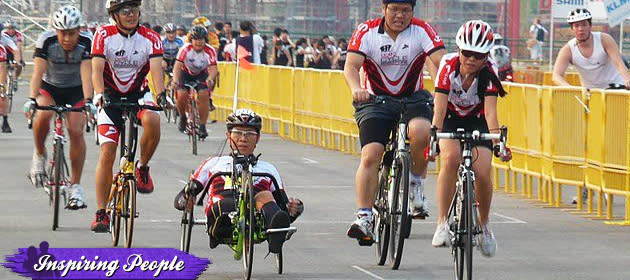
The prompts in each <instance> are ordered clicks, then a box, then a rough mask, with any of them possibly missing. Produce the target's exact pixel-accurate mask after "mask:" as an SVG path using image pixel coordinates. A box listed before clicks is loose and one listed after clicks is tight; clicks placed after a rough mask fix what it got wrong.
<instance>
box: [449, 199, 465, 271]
mask: <svg viewBox="0 0 630 280" xmlns="http://www.w3.org/2000/svg"><path fill="white" fill-rule="evenodd" d="M462 210H463V209H462V203H461V199H460V197H459V191H455V196H454V197H453V201H452V202H451V213H450V215H449V217H451V218H450V220H449V225H450V230H451V231H452V232H453V233H454V236H453V238H452V239H451V241H452V245H451V254H452V256H453V270H454V273H455V279H457V280H462V279H464V248H463V246H462V232H461V231H462V230H463V229H464V228H465V227H466V225H465V221H464V220H465V219H464V217H463V215H462V214H463V212H462Z"/></svg>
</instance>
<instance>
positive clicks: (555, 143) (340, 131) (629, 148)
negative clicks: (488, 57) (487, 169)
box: [212, 63, 630, 225]
mask: <svg viewBox="0 0 630 280" xmlns="http://www.w3.org/2000/svg"><path fill="white" fill-rule="evenodd" d="M235 70H236V69H235V65H234V64H226V63H221V64H219V72H220V73H221V79H220V84H219V85H218V87H217V88H216V90H215V92H214V93H213V98H214V101H215V105H216V106H217V108H218V109H217V110H216V111H215V112H213V113H212V114H213V115H214V116H213V117H215V118H217V119H224V118H225V117H226V116H227V114H229V113H230V112H231V111H232V104H233V103H232V102H233V94H234V86H235V85H234V81H235ZM424 83H425V87H426V88H427V89H432V88H433V82H432V81H431V80H430V79H427V78H425V79H424ZM504 86H505V88H506V90H507V91H508V95H507V96H506V97H505V98H500V99H499V103H498V113H499V122H500V123H501V124H505V125H507V126H508V128H509V130H508V145H509V146H510V147H511V148H512V154H513V160H512V161H510V162H508V163H504V162H500V161H498V160H497V159H494V160H493V167H494V168H495V183H494V185H495V186H494V187H495V188H501V189H502V190H504V191H505V192H506V193H513V194H517V195H521V196H522V197H524V198H527V199H533V200H537V201H539V202H541V203H542V205H543V206H545V207H560V208H572V207H567V204H566V203H564V202H563V201H562V197H563V196H562V193H563V189H564V188H566V187H572V188H573V187H575V188H576V190H577V193H578V199H577V203H578V204H577V206H576V207H575V209H569V210H570V211H574V212H577V213H580V214H583V215H587V216H589V217H591V218H596V219H604V220H607V223H609V224H622V225H630V92H628V91H619V90H615V91H604V90H591V91H590V92H588V91H586V90H585V89H583V88H580V87H551V86H539V85H527V84H518V83H504ZM238 87H239V91H238V92H239V96H238V107H239V108H251V109H253V110H255V111H256V112H258V113H260V114H261V115H262V117H263V118H264V125H263V131H264V132H266V133H275V134H278V135H280V136H281V137H283V138H285V139H290V140H293V141H297V142H300V143H304V144H310V145H315V146H320V147H324V148H328V149H334V150H338V151H343V152H348V153H353V154H358V153H359V152H360V150H359V146H360V145H359V143H358V129H357V126H356V123H355V121H354V118H353V113H354V110H353V108H352V106H351V105H350V104H351V102H352V95H351V93H350V91H349V89H348V87H347V86H346V84H345V81H344V77H343V74H342V73H341V72H339V71H325V70H314V69H302V68H286V67H274V66H255V69H254V70H253V71H246V70H241V71H240V75H239V84H238ZM501 171H502V172H503V173H504V174H505V176H503V177H504V178H505V183H504V184H501V183H500V182H499V179H500V177H501V176H499V174H500V173H499V172H501ZM519 176H520V178H521V181H520V183H519V181H518V178H519ZM534 180H536V182H537V183H536V184H534ZM534 186H536V189H535V190H534ZM584 188H586V190H587V192H586V193H587V197H586V201H587V203H586V205H582V190H583V189H584ZM614 196H623V197H624V198H625V213H624V214H625V215H624V219H623V220H622V221H617V220H616V219H617V217H615V216H614V215H613V208H612V204H613V197H614ZM595 197H596V199H595ZM605 205H606V209H604V206H605Z"/></svg>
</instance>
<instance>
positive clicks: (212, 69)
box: [207, 65, 219, 89]
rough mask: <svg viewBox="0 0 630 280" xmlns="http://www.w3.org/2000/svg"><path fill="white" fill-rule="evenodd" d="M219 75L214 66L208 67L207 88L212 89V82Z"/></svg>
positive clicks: (217, 69)
mask: <svg viewBox="0 0 630 280" xmlns="http://www.w3.org/2000/svg"><path fill="white" fill-rule="evenodd" d="M218 74H219V68H218V67H217V66H216V65H210V66H208V79H207V81H208V87H209V88H210V89H212V87H213V86H214V81H216V79H217V75H218Z"/></svg>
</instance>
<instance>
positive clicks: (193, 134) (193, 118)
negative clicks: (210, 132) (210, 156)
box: [189, 97, 199, 155]
mask: <svg viewBox="0 0 630 280" xmlns="http://www.w3.org/2000/svg"><path fill="white" fill-rule="evenodd" d="M189 107H190V114H189V116H190V119H189V120H190V122H191V125H190V138H191V139H192V154H193V155H197V137H198V136H197V127H198V126H199V124H198V123H197V101H195V99H194V98H192V97H191V102H190V106H189Z"/></svg>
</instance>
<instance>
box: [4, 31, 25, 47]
mask: <svg viewBox="0 0 630 280" xmlns="http://www.w3.org/2000/svg"><path fill="white" fill-rule="evenodd" d="M2 34H6V35H7V36H8V37H9V38H11V40H12V41H13V42H14V43H15V44H16V45H17V43H20V42H22V33H21V32H20V31H17V30H15V33H14V34H13V36H11V35H9V33H8V32H7V30H2Z"/></svg>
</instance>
